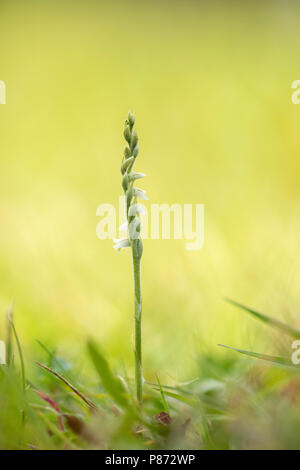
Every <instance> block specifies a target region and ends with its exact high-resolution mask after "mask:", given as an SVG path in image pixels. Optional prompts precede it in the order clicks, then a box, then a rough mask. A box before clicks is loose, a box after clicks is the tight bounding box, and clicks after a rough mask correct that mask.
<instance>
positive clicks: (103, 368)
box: [88, 341, 128, 408]
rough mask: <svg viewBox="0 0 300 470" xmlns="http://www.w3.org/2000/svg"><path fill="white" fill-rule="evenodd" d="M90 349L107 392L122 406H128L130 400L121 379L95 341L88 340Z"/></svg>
mask: <svg viewBox="0 0 300 470" xmlns="http://www.w3.org/2000/svg"><path fill="white" fill-rule="evenodd" d="M88 351H89V354H90V356H91V359H92V361H93V364H94V367H95V369H96V371H97V373H98V375H99V377H100V379H101V382H102V385H103V387H104V388H105V390H106V391H107V393H108V394H109V395H110V396H111V397H112V398H113V399H114V400H115V402H116V403H118V404H119V405H120V406H121V407H123V408H127V407H128V402H127V400H126V398H125V396H124V390H123V385H122V383H121V381H120V380H119V379H117V378H116V377H115V376H114V375H113V373H112V372H111V370H110V367H109V365H108V362H107V361H106V359H105V358H104V356H103V355H102V353H101V352H100V350H99V349H98V347H97V346H96V345H95V343H94V342H93V341H89V342H88Z"/></svg>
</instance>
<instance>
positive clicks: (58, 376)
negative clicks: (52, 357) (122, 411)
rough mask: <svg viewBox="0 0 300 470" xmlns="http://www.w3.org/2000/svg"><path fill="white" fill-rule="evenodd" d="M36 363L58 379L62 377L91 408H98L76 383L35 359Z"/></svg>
mask: <svg viewBox="0 0 300 470" xmlns="http://www.w3.org/2000/svg"><path fill="white" fill-rule="evenodd" d="M35 363H36V364H37V365H38V366H39V367H42V368H43V369H45V370H47V371H48V372H50V373H51V374H53V375H55V376H56V377H57V378H58V379H60V380H61V381H62V382H64V384H66V385H67V387H69V388H70V389H71V390H72V391H73V392H74V393H75V394H76V395H77V396H78V397H80V398H81V399H82V400H83V401H84V402H85V403H86V404H87V405H88V406H89V407H90V408H92V409H96V405H94V403H92V402H91V401H90V400H89V399H88V398H86V396H84V395H83V393H81V392H80V391H79V390H78V389H77V388H76V387H74V385H72V384H71V382H69V381H68V380H67V379H65V377H63V376H62V375H60V374H59V373H58V372H55V370H53V369H50V367H47V366H45V365H44V364H41V363H40V362H37V361H35Z"/></svg>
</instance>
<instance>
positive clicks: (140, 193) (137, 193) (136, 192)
mask: <svg viewBox="0 0 300 470" xmlns="http://www.w3.org/2000/svg"><path fill="white" fill-rule="evenodd" d="M134 195H135V196H137V197H139V198H140V199H143V200H144V201H147V199H148V197H147V196H146V191H144V190H143V189H139V188H134Z"/></svg>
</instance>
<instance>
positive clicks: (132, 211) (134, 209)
mask: <svg viewBox="0 0 300 470" xmlns="http://www.w3.org/2000/svg"><path fill="white" fill-rule="evenodd" d="M137 213H138V214H145V209H144V207H143V206H142V205H141V204H132V206H130V207H129V211H128V216H130V217H134V216H136V214H137Z"/></svg>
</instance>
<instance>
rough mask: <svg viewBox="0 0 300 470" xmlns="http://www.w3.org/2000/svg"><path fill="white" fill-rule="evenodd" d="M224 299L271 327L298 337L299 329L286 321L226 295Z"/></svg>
mask: <svg viewBox="0 0 300 470" xmlns="http://www.w3.org/2000/svg"><path fill="white" fill-rule="evenodd" d="M225 300H226V301H227V302H229V303H230V304H232V305H235V306H236V307H238V308H240V309H242V310H245V311H246V312H248V313H250V314H251V315H253V316H254V317H255V318H257V319H258V320H261V321H262V322H264V323H266V324H267V325H269V326H272V327H273V328H277V329H278V330H280V331H283V332H284V333H286V334H288V335H290V336H292V337H293V338H300V330H297V328H293V327H292V326H289V325H287V324H286V323H283V322H281V321H279V320H276V319H275V318H272V317H269V316H267V315H265V314H263V313H260V312H257V311H256V310H253V309H252V308H249V307H246V306H245V305H242V304H240V303H238V302H235V300H231V299H228V298H227V297H226V298H225Z"/></svg>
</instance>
